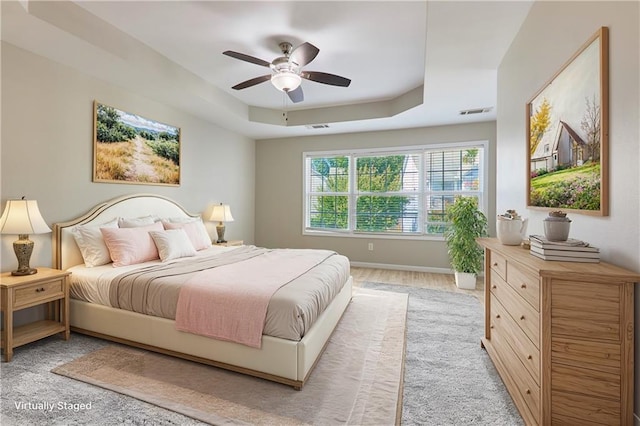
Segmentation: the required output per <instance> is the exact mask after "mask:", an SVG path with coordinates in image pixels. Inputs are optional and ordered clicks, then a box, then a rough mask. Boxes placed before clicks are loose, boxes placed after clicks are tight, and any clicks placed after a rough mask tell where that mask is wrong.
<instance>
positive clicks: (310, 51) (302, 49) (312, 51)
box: [289, 43, 320, 67]
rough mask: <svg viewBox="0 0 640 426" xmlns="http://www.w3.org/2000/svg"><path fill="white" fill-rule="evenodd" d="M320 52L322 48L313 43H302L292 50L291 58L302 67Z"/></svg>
mask: <svg viewBox="0 0 640 426" xmlns="http://www.w3.org/2000/svg"><path fill="white" fill-rule="evenodd" d="M318 52H320V49H318V48H317V47H315V46H314V45H313V44H311V43H302V44H301V45H300V46H298V47H296V48H295V50H294V51H293V52H291V55H290V56H289V59H290V60H291V61H293V62H295V63H296V64H298V65H299V66H300V67H304V66H305V65H307V64H308V63H309V62H311V61H313V60H314V59H315V58H316V56H318Z"/></svg>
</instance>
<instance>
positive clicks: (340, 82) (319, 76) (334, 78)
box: [300, 71, 351, 87]
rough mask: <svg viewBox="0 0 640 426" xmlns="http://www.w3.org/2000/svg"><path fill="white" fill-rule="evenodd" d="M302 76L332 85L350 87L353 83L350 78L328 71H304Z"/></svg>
mask: <svg viewBox="0 0 640 426" xmlns="http://www.w3.org/2000/svg"><path fill="white" fill-rule="evenodd" d="M300 77H302V78H306V79H307V80H311V81H315V82H318V83H324V84H330V85H332V86H341V87H349V85H350V84H351V80H349V79H348V78H344V77H340V76H339V75H335V74H329V73H326V72H318V71H303V72H301V73H300Z"/></svg>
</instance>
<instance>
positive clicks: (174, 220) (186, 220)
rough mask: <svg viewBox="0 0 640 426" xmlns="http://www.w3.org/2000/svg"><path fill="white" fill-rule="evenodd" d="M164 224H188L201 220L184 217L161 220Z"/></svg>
mask: <svg viewBox="0 0 640 426" xmlns="http://www.w3.org/2000/svg"><path fill="white" fill-rule="evenodd" d="M162 220H163V221H165V222H171V223H189V222H196V221H198V220H201V219H200V218H199V217H191V216H184V217H182V216H181V217H168V218H166V219H162Z"/></svg>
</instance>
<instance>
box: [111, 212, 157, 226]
mask: <svg viewBox="0 0 640 426" xmlns="http://www.w3.org/2000/svg"><path fill="white" fill-rule="evenodd" d="M159 219H160V218H159V217H158V216H151V215H149V216H142V217H135V218H127V219H125V218H120V220H119V221H118V226H119V227H120V228H138V227H140V226H147V225H153V224H154V222H157V221H158V220H159Z"/></svg>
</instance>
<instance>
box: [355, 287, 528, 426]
mask: <svg viewBox="0 0 640 426" xmlns="http://www.w3.org/2000/svg"><path fill="white" fill-rule="evenodd" d="M363 287H365V288H373V289H377V290H383V291H392V292H395V293H404V294H408V295H409V309H408V318H407V348H406V357H405V371H406V374H405V379H404V398H403V407H402V424H403V425H405V426H406V425H438V426H440V425H469V424H472V425H495V426H503V425H504V426H516V425H523V424H524V422H523V420H522V418H521V417H520V415H519V414H518V411H517V409H516V407H515V405H514V404H513V401H512V399H511V397H510V396H509V394H508V393H507V391H506V389H505V387H504V384H503V383H502V380H501V379H500V377H499V376H498V373H497V371H496V369H495V367H494V366H493V364H492V363H491V360H490V359H489V356H488V355H487V353H486V351H485V350H484V349H482V348H481V346H480V338H481V337H482V335H483V332H484V309H483V306H482V304H481V303H480V301H479V300H478V299H476V298H475V297H473V296H470V295H467V294H461V293H453V292H447V291H440V290H431V289H424V288H415V287H406V286H399V285H389V284H378V283H364V284H363Z"/></svg>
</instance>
